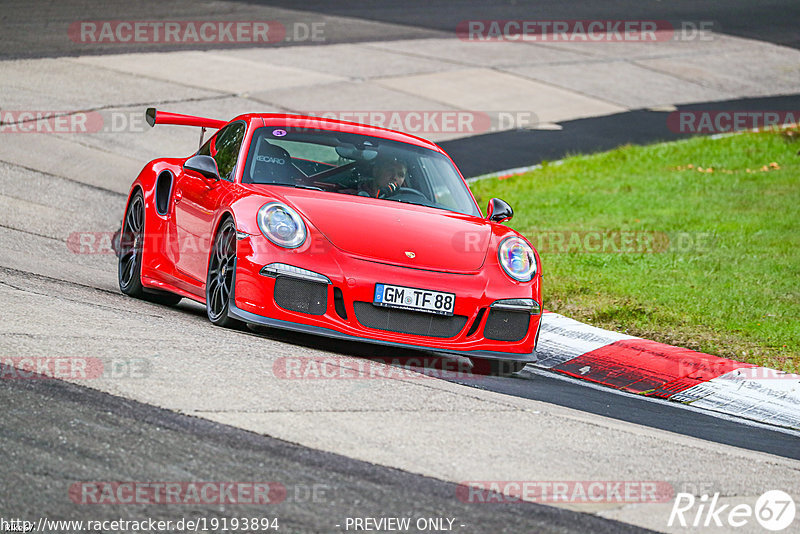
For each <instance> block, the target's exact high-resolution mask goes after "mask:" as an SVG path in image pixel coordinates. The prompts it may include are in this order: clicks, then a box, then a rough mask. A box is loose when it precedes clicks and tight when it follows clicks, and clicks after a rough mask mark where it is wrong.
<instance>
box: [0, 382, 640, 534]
mask: <svg viewBox="0 0 800 534" xmlns="http://www.w3.org/2000/svg"><path fill="white" fill-rule="evenodd" d="M198 394H202V392H199V393H198ZM0 406H2V407H3V417H2V418H0V450H2V451H3V461H2V462H0V480H2V482H0V516H2V517H4V518H24V519H28V520H31V521H37V520H38V518H39V517H42V516H44V517H47V518H49V519H74V520H81V519H82V520H89V519H91V520H104V519H109V520H114V519H127V520H141V519H145V518H154V519H163V520H173V521H177V520H179V519H181V518H187V519H196V518H199V517H206V518H212V517H213V518H227V519H228V520H231V519H233V518H241V517H270V518H274V517H277V518H278V519H279V524H280V527H281V528H280V530H279V532H338V531H344V529H343V527H342V528H336V526H335V525H337V524H339V525H344V521H345V518H347V517H376V518H378V517H412V518H417V517H433V518H440V517H449V518H455V520H456V521H455V523H454V527H456V528H454V530H455V531H457V532H465V533H471V532H475V533H478V532H491V533H495V532H512V533H518V532H540V533H548V532H552V533H556V532H559V533H568V532H575V533H584V532H595V533H603V532H608V533H612V532H613V533H616V532H623V533H624V532H647V531H645V530H643V529H640V528H636V527H633V526H629V525H625V524H622V523H618V522H614V521H610V520H606V519H603V518H600V517H597V516H593V515H588V514H582V513H576V512H571V511H567V510H562V509H558V508H553V507H548V506H544V505H539V504H532V503H522V504H484V505H481V504H470V503H464V502H461V501H459V500H458V499H457V497H456V490H457V488H458V486H457V485H456V484H452V483H448V482H442V481H439V480H435V479H432V478H428V477H424V476H420V475H415V474H411V473H407V472H404V471H400V470H397V469H391V468H387V467H381V466H378V465H373V464H370V463H367V462H361V461H357V460H353V459H350V458H346V457H344V456H340V455H337V454H332V453H326V452H321V451H317V450H313V449H309V448H305V447H301V446H299V445H294V444H291V443H287V442H285V441H281V440H278V439H274V438H270V437H264V436H260V435H257V434H254V433H251V432H246V431H243V430H239V429H236V428H233V427H229V426H226V425H222V424H217V423H213V422H210V421H206V420H203V419H197V418H193V417H188V416H184V415H179V414H176V413H174V412H170V411H167V410H163V409H159V408H155V407H152V406H148V405H145V404H141V403H138V402H135V401H131V400H127V399H124V398H120V397H116V396H112V395H109V394H106V393H102V392H98V391H95V390H91V389H87V388H84V387H81V386H77V385H73V384H69V383H65V382H59V381H57V380H46V379H42V380H0ZM398 439H399V440H401V439H402V437H401V436H398ZM457 457H458V451H453V461H457ZM519 461H520V462H535V461H536V459H535V457H532V456H531V455H530V454H529V453H527V452H521V453H520V454H519ZM86 481H137V482H160V481H170V482H179V481H216V482H237V481H238V482H278V483H280V484H282V485H283V486H285V487H286V500H285V501H283V502H281V503H280V504H270V505H261V506H255V505H230V504H225V505H221V504H216V505H205V504H204V505H197V504H192V505H177V504H135V505H133V504H127V505H126V504H111V505H108V504H106V505H91V504H86V505H84V504H76V503H74V502H72V500H71V499H70V496H69V493H68V492H69V489H70V487H71V486H72V485H73V484H75V483H76V482H86ZM315 495H316V497H314V496H315ZM209 520H210V519H209ZM414 520H415V519H414ZM461 524H463V525H465V526H464V527H460V526H457V525H461ZM411 531H414V532H416V530H414V529H412V530H411Z"/></svg>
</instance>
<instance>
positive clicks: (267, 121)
mask: <svg viewBox="0 0 800 534" xmlns="http://www.w3.org/2000/svg"><path fill="white" fill-rule="evenodd" d="M241 120H243V121H246V122H248V123H250V124H255V125H256V126H258V122H259V121H261V122H262V124H263V125H264V126H288V127H302V128H316V129H320V130H331V131H342V132H346V133H355V134H362V135H370V136H373V137H380V138H383V139H389V140H391V141H398V142H400V143H408V144H410V145H415V146H419V147H423V148H429V149H431V150H435V151H436V152H441V153H443V154H444V153H445V152H444V150H442V149H441V147H439V145H437V144H436V143H433V142H431V141H428V140H427V139H423V138H421V137H417V136H415V135H411V134H406V133H402V132H398V131H395V130H389V129H388V128H380V127H378V126H369V125H366V124H359V123H357V122H348V121H341V120H338V119H329V118H325V117H315V116H311V115H292V114H282V113H249V114H246V115H240V116H238V117H236V118H235V119H233V120H232V121H231V122H234V121H241Z"/></svg>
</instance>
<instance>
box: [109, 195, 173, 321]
mask: <svg viewBox="0 0 800 534" xmlns="http://www.w3.org/2000/svg"><path fill="white" fill-rule="evenodd" d="M117 247H118V254H117V255H118V257H119V259H118V261H117V280H118V282H119V289H120V291H122V292H123V293H124V294H126V295H128V296H131V297H134V298H138V299H143V300H147V301H150V302H154V303H156V304H164V305H167V306H174V305H175V304H177V303H178V302H180V301H181V297H180V295H174V294H172V293H167V292H165V291H156V290H149V289H145V288H144V287H142V249H143V248H144V197H143V196H142V192H141V191H139V190H137V191H136V193H134V194H133V196H132V197H131V201H130V202H129V203H128V209H127V210H126V211H125V218H124V219H123V220H122V227H121V228H120V231H119V242H118V244H117Z"/></svg>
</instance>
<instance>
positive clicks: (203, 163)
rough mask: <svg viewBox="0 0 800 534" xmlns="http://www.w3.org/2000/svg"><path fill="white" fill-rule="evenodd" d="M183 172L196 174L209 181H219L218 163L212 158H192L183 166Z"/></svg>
mask: <svg viewBox="0 0 800 534" xmlns="http://www.w3.org/2000/svg"><path fill="white" fill-rule="evenodd" d="M183 170H185V171H192V172H195V173H197V174H199V175H200V176H202V177H203V178H208V179H209V180H219V170H218V169H217V162H216V161H215V160H214V158H212V157H211V156H200V155H198V156H192V157H191V158H189V159H187V160H186V163H184V164H183Z"/></svg>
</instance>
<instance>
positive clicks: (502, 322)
mask: <svg viewBox="0 0 800 534" xmlns="http://www.w3.org/2000/svg"><path fill="white" fill-rule="evenodd" d="M530 324H531V314H530V313H528V312H517V311H508V310H499V309H492V310H489V317H487V318H486V326H485V327H483V337H485V338H486V339H492V340H494V341H519V340H520V339H522V338H524V337H525V336H526V335H527V333H528V326H529V325H530Z"/></svg>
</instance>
